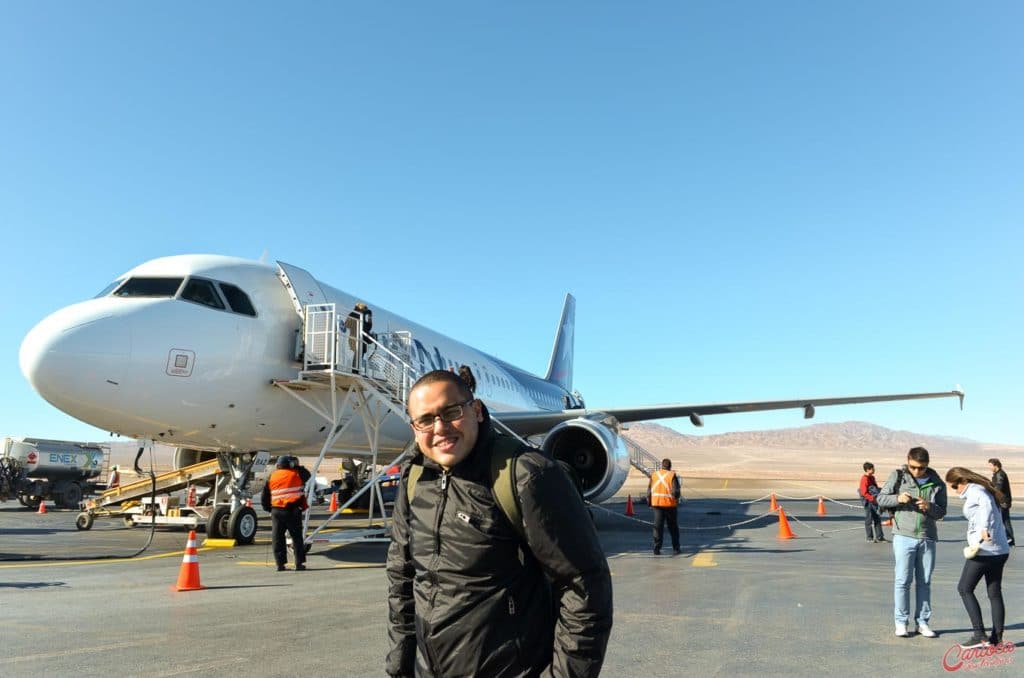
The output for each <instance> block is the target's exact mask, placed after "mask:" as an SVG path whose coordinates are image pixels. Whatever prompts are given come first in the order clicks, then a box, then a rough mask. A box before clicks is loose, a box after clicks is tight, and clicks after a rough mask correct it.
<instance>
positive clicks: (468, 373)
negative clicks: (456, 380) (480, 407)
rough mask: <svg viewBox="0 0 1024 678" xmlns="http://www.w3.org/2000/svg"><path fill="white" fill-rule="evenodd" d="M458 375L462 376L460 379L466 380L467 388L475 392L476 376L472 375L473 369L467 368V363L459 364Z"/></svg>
mask: <svg viewBox="0 0 1024 678" xmlns="http://www.w3.org/2000/svg"><path fill="white" fill-rule="evenodd" d="M459 376H460V377H462V381H464V382H466V386H468V387H469V390H470V391H472V392H473V393H476V377H474V376H473V370H471V369H469V365H460V366H459Z"/></svg>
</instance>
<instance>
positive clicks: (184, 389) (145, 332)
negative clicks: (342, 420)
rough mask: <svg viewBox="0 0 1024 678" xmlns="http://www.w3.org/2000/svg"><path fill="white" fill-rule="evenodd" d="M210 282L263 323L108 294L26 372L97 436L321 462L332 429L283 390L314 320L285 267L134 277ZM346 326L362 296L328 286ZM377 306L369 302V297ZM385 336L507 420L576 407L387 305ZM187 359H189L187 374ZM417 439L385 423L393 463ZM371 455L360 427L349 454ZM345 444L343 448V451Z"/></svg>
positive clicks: (194, 267)
mask: <svg viewBox="0 0 1024 678" xmlns="http://www.w3.org/2000/svg"><path fill="white" fill-rule="evenodd" d="M133 277H135V278H182V279H183V280H188V279H191V278H193V277H198V278H202V279H206V280H211V281H218V282H225V283H229V284H231V285H234V286H236V287H238V288H239V289H241V290H243V291H244V292H245V293H246V294H247V295H248V297H249V299H250V300H251V302H252V306H253V307H254V308H255V309H256V315H255V317H252V316H249V315H242V314H239V313H235V312H232V311H231V310H230V309H226V310H219V309H215V308H210V307H208V306H205V305H202V304H200V303H195V302H192V301H187V300H185V299H183V298H180V296H173V297H172V296H165V297H145V296H140V297H120V296H110V295H107V296H100V297H97V298H95V299H92V300H89V301H84V302H81V303H78V304H75V305H73V306H69V307H67V308H64V309H61V310H59V311H57V312H56V313H54V314H52V315H50V316H49V317H47V318H46V319H44V320H43V321H42V322H40V323H39V324H38V325H37V326H36V327H35V328H33V329H32V331H31V332H30V333H29V334H28V335H27V336H26V338H25V340H24V342H23V344H22V347H21V353H20V362H21V369H22V371H23V373H24V374H25V376H26V378H27V379H28V380H29V381H30V382H31V383H32V385H33V387H35V389H36V390H37V391H38V392H39V393H40V394H41V395H42V396H43V397H44V398H45V399H46V400H47V401H49V402H50V403H51V404H53V405H54V406H55V407H57V408H58V409H60V410H62V411H64V412H67V413H68V414H70V415H71V416H73V417H76V418H77V419H80V420H82V421H85V422H87V423H89V424H91V425H93V426H96V427H97V428H101V429H104V430H107V431H110V432H112V433H117V434H120V435H124V436H129V437H133V438H146V439H154V440H156V441H159V442H163V443H168V444H172V445H178V446H181V447H190V448H196V449H201V450H224V451H248V450H268V451H271V452H286V451H287V452H296V453H310V452H319V451H320V448H321V446H322V445H323V443H324V440H325V438H326V433H325V430H326V429H329V427H330V423H331V422H329V421H327V420H325V418H324V417H323V416H322V415H321V414H318V413H316V412H315V411H314V410H313V409H311V408H309V407H307V406H306V405H304V404H302V403H301V402H299V401H298V400H297V399H296V398H294V397H292V396H291V395H290V394H289V393H286V392H285V391H284V390H283V389H281V388H279V387H277V386H275V385H273V382H274V381H275V380H287V379H295V378H296V377H297V376H298V373H299V371H300V370H301V369H302V364H301V363H299V362H297V361H296V345H297V344H296V341H297V336H298V334H299V333H300V332H301V328H302V318H301V317H300V315H299V314H298V313H297V311H296V307H295V303H294V302H293V300H292V298H291V297H290V296H289V292H288V289H287V288H286V287H285V284H284V283H283V282H282V279H281V278H280V277H279V271H278V269H277V268H275V267H273V266H269V265H265V264H261V263H257V262H253V261H248V260H244V259H234V258H228V257H219V256H205V255H203V256H177V257H166V258H162V259H156V260H153V261H150V262H147V263H145V264H142V265H141V266H138V267H136V268H134V269H132V270H131V271H129V272H128V273H126V274H125V275H124V276H121V278H119V280H124V279H128V278H133ZM320 290H322V293H323V297H324V300H326V301H327V302H329V303H334V304H336V306H337V309H338V313H339V315H340V316H342V317H344V316H345V315H347V313H348V311H349V310H350V309H352V308H353V306H354V305H355V303H356V302H357V301H359V300H360V299H357V298H356V297H354V296H352V295H351V294H348V293H346V292H343V291H341V290H337V289H334V288H332V287H328V286H326V285H322V284H321V285H320ZM362 301H366V300H362ZM368 305H369V306H370V308H371V309H372V312H373V329H374V331H375V332H377V333H388V332H395V331H404V332H409V333H410V334H411V338H412V347H413V350H411V351H410V358H411V361H412V365H413V367H414V368H415V369H416V370H418V371H419V372H420V373H422V372H425V371H429V370H431V369H448V368H450V367H451V368H457V367H458V366H460V365H468V366H470V367H471V368H472V370H473V373H474V375H475V376H476V381H477V395H478V397H480V398H481V399H483V400H484V401H485V402H486V403H487V405H488V406H489V407H490V408H491V409H492V411H495V412H501V411H509V410H521V409H533V410H536V409H551V410H558V409H561V407H562V397H563V394H564V393H565V392H564V390H562V389H561V388H559V387H557V386H555V385H553V384H551V383H549V382H546V381H544V380H542V379H540V378H539V377H533V375H527V374H526V373H524V372H521V371H519V370H516V369H515V368H510V367H509V366H507V365H505V364H504V363H501V362H500V361H498V360H495V359H494V358H492V357H490V356H488V355H486V354H484V353H482V352H480V351H477V350H476V349H473V348H471V347H469V346H466V345H465V344H461V343H459V342H457V341H454V340H452V339H449V338H448V337H445V336H443V335H441V334H439V333H437V332H434V331H433V330H430V329H428V328H426V327H423V326H421V325H418V324H416V323H413V322H411V321H409V320H406V319H405V318H402V317H401V316H398V315H396V314H394V313H391V312H390V311H387V310H386V309H384V308H381V307H379V306H377V305H375V304H372V303H369V302H368ZM176 360H180V361H182V362H180V363H177V362H176ZM410 439H411V433H410V431H409V428H408V425H407V424H405V423H404V422H403V421H402V420H401V419H399V418H397V417H388V418H387V419H385V420H384V422H383V425H382V429H381V437H380V441H379V445H380V450H381V452H382V453H384V455H385V458H386V456H387V454H388V453H397V452H400V451H401V449H402V448H404V446H405V445H406V444H407V443H408V441H409V440H410ZM340 444H341V446H342V447H344V448H345V449H346V450H347V451H348V452H350V453H354V454H358V453H365V452H366V451H367V450H368V441H367V437H366V434H365V431H364V430H363V428H362V426H361V424H358V423H357V422H354V423H353V425H352V426H350V428H349V431H348V433H347V434H346V436H345V438H344V440H343V441H342V442H341V443H340ZM336 446H337V445H336Z"/></svg>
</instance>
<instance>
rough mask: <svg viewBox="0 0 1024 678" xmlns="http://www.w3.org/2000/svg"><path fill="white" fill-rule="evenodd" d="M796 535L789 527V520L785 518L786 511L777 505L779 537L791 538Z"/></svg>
mask: <svg viewBox="0 0 1024 678" xmlns="http://www.w3.org/2000/svg"><path fill="white" fill-rule="evenodd" d="M795 536H796V535H794V534H793V530H791V529H789V521H788V520H786V511H785V510H784V509H783V508H782V507H781V506H780V507H779V539H792V538H793V537H795Z"/></svg>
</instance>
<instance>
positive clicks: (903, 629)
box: [896, 624, 910, 638]
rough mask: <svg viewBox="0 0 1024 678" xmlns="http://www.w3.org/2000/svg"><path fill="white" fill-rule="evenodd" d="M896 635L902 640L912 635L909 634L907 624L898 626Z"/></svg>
mask: <svg viewBox="0 0 1024 678" xmlns="http://www.w3.org/2000/svg"><path fill="white" fill-rule="evenodd" d="M896 635H897V636H899V637H900V638H909V637H910V634H909V633H907V625H906V624H896Z"/></svg>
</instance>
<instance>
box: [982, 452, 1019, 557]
mask: <svg viewBox="0 0 1024 678" xmlns="http://www.w3.org/2000/svg"><path fill="white" fill-rule="evenodd" d="M988 465H989V467H990V468H991V469H992V485H993V487H995V488H996V489H997V490H999V491H1000V492H1002V493H1003V496H1004V497H1006V504H1004V505H1003V506H1000V507H999V508H1000V509H1001V510H1002V514H1003V527H1005V528H1006V539H1007V541H1009V542H1010V546H1014V541H1013V528H1012V527H1010V507H1011V506H1013V495H1012V494H1011V493H1010V479H1009V478H1008V477H1007V476H1006V471H1004V470H1003V463H1002V462H1001V461H999V460H998V459H996V458H995V457H993V458H992V459H989V460H988Z"/></svg>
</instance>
